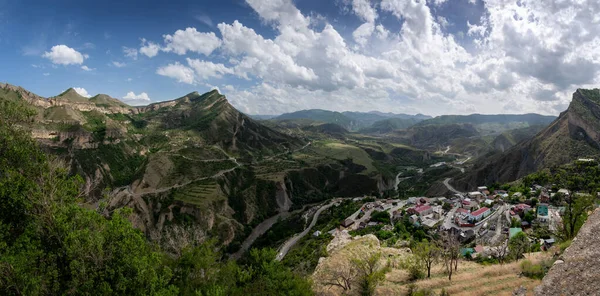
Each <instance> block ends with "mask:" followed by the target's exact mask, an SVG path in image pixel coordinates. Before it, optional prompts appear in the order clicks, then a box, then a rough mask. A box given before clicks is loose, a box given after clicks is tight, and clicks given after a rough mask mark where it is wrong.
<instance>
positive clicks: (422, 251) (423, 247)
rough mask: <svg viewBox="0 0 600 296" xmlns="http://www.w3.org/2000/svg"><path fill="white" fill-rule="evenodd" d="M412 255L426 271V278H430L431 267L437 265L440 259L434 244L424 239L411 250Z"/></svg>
mask: <svg viewBox="0 0 600 296" xmlns="http://www.w3.org/2000/svg"><path fill="white" fill-rule="evenodd" d="M413 254H415V256H417V258H418V259H419V261H420V262H421V264H422V265H423V266H425V268H426V269H427V278H431V266H433V265H434V264H437V262H438V260H439V258H440V249H439V247H438V246H437V245H436V244H435V243H433V242H429V241H427V240H425V239H424V240H423V241H421V242H419V243H417V244H416V246H415V247H414V248H413Z"/></svg>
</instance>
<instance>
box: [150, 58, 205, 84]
mask: <svg viewBox="0 0 600 296" xmlns="http://www.w3.org/2000/svg"><path fill="white" fill-rule="evenodd" d="M156 74H158V75H162V76H166V77H170V78H173V79H176V80H177V81H178V82H181V83H187V84H194V81H195V77H194V70H192V69H190V68H188V67H186V66H184V65H182V64H180V63H179V62H175V63H174V64H169V65H167V66H164V67H160V68H158V70H156Z"/></svg>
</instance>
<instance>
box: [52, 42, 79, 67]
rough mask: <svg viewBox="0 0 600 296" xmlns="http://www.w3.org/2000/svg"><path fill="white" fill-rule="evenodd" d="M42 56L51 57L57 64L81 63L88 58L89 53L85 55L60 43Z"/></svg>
mask: <svg viewBox="0 0 600 296" xmlns="http://www.w3.org/2000/svg"><path fill="white" fill-rule="evenodd" d="M42 57H44V58H47V59H49V60H50V61H52V63H53V64H57V65H81V64H83V61H84V60H85V59H86V58H87V55H83V54H81V53H80V52H78V51H76V50H75V49H73V48H70V47H68V46H66V45H64V44H60V45H55V46H53V47H52V48H51V49H50V51H47V52H45V53H44V54H43V55H42Z"/></svg>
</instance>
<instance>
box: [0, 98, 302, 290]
mask: <svg viewBox="0 0 600 296" xmlns="http://www.w3.org/2000/svg"><path fill="white" fill-rule="evenodd" d="M33 114H34V112H30V111H29V110H27V109H26V108H24V107H23V106H22V105H20V104H19V103H18V102H12V101H6V100H3V99H1V98H0V295H66V294H74V295H211V296H212V295H216V296H219V295H244V296H246V295H310V294H311V285H310V282H308V281H307V280H306V279H304V278H302V277H299V276H297V275H296V274H294V273H293V272H291V271H290V270H289V268H287V267H285V266H283V265H282V264H281V263H280V262H278V261H275V252H274V251H273V250H252V252H251V260H250V262H249V263H248V264H247V265H244V266H239V265H237V264H236V263H235V262H227V261H226V260H222V257H221V254H220V253H219V252H218V251H217V250H216V249H215V247H214V245H213V244H211V243H206V244H203V245H200V246H193V247H190V248H188V249H185V250H184V251H183V253H182V255H181V256H180V257H178V258H173V257H171V256H169V255H167V254H166V253H164V252H163V251H162V250H160V249H159V248H158V247H156V246H155V245H152V244H150V243H149V242H148V241H147V240H146V237H145V235H144V234H143V233H142V232H141V231H140V230H138V229H135V228H134V227H133V226H132V225H131V222H130V221H129V220H128V217H129V215H130V214H131V210H130V209H122V210H118V211H115V212H114V213H113V215H112V216H111V217H110V218H106V217H104V216H102V215H100V214H99V213H97V212H95V211H92V210H88V209H85V208H82V207H80V206H79V203H81V202H82V201H83V200H82V196H81V191H80V188H81V185H82V183H83V182H82V180H81V178H80V177H77V176H75V177H72V176H70V175H69V172H68V170H67V169H66V166H65V165H64V164H63V163H61V162H60V161H58V160H56V159H53V158H52V157H50V156H47V155H45V154H44V153H43V152H42V151H41V149H40V148H39V147H38V146H37V143H36V142H35V141H34V140H32V139H31V137H30V136H29V135H28V134H27V131H26V130H25V128H24V127H25V126H26V125H27V122H28V118H29V116H31V115H33Z"/></svg>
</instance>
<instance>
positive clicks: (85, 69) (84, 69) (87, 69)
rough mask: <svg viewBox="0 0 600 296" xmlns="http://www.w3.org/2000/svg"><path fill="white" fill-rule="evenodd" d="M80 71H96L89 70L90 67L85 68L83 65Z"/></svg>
mask: <svg viewBox="0 0 600 296" xmlns="http://www.w3.org/2000/svg"><path fill="white" fill-rule="evenodd" d="M81 70H83V71H88V72H89V71H94V70H96V69H94V68H90V67H88V66H86V65H83V66H81Z"/></svg>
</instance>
